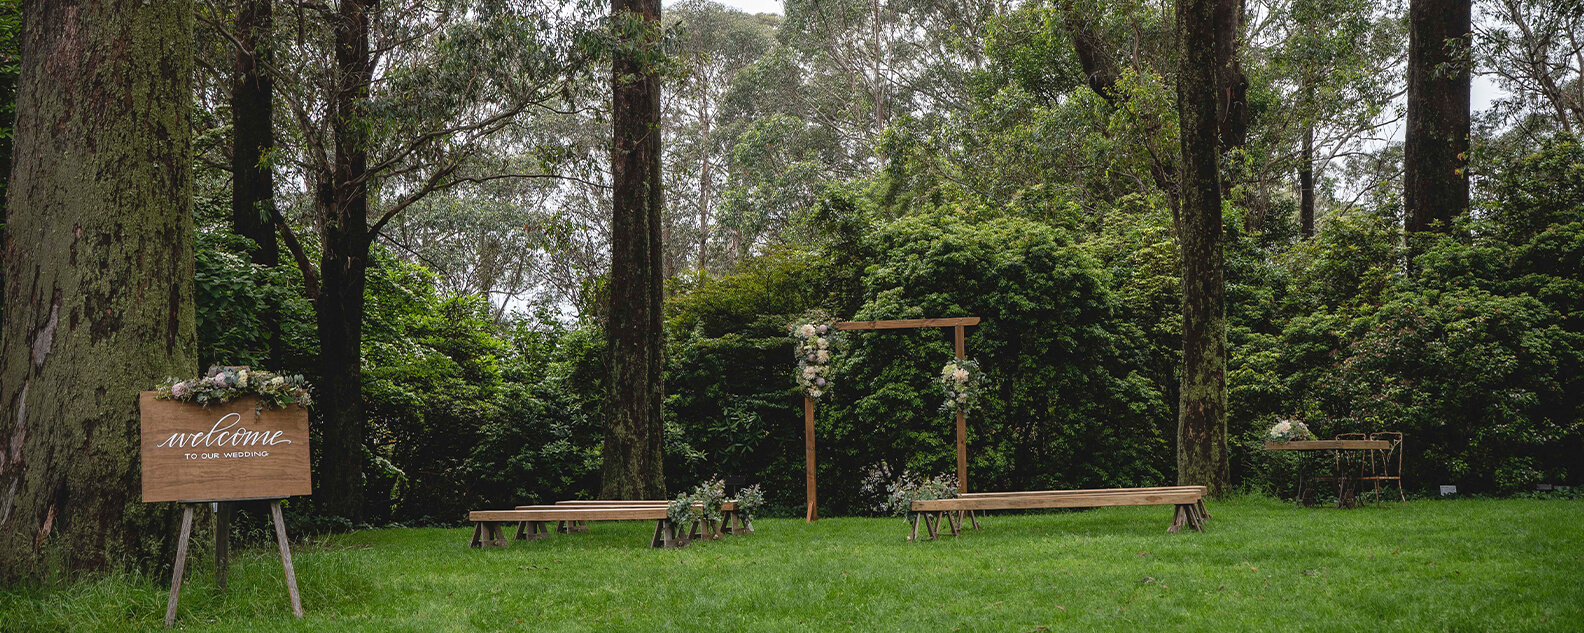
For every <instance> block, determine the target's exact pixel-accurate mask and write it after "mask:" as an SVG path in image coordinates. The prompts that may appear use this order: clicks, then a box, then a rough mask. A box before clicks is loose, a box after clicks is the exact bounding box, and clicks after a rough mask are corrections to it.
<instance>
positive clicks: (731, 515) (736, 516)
mask: <svg viewBox="0 0 1584 633" xmlns="http://www.w3.org/2000/svg"><path fill="white" fill-rule="evenodd" d="M556 505H558V506H575V508H626V506H649V505H659V506H670V502H654V500H637V502H634V500H573V502H556ZM523 508H531V506H523V505H520V506H518V510H523ZM702 530H711V532H714V533H718V535H751V533H754V522H752V521H751V519H746V517H744V516H743V513H740V511H738V510H737V500H732V498H727V500H725V503H721V522H719V525H716V524H714V522H710V524H706V525H700V524H699V522H694V524H692V527H691V529H689V538H702V536H703V532H702ZM556 532H561V533H569V532H588V524H586V522H581V521H580V522H575V524H573V525H558V527H556Z"/></svg>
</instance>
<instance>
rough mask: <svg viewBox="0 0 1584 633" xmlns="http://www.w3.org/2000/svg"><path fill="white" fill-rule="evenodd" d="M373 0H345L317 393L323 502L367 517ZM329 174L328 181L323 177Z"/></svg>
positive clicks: (326, 203)
mask: <svg viewBox="0 0 1584 633" xmlns="http://www.w3.org/2000/svg"><path fill="white" fill-rule="evenodd" d="M371 11H373V3H371V2H370V3H365V2H363V1H362V0H342V2H341V4H340V12H339V14H338V15H337V20H336V28H335V34H336V68H337V71H338V72H337V74H338V76H339V77H340V84H339V85H338V86H337V91H336V95H335V113H334V115H333V117H332V123H331V125H332V127H333V129H334V134H335V166H334V170H333V171H332V172H331V173H330V174H328V178H327V179H328V181H329V182H327V183H321V186H320V193H319V196H320V200H319V205H318V206H319V213H320V217H319V230H320V243H321V245H322V246H323V248H324V252H323V254H322V256H321V257H320V260H319V276H320V278H319V298H318V300H317V301H316V302H315V307H316V308H317V310H318V320H319V323H318V324H319V328H318V329H319V383H318V384H317V385H315V386H316V388H317V392H316V393H315V394H314V395H315V398H314V401H315V402H316V406H315V409H316V410H317V412H318V413H319V424H320V430H321V433H322V434H323V441H322V442H320V444H319V449H320V457H319V476H318V477H315V478H314V484H315V486H316V487H317V490H316V491H315V493H314V494H315V499H314V501H315V503H317V504H318V505H319V509H320V510H321V511H323V512H324V513H326V514H330V515H335V516H341V517H346V518H348V519H351V520H352V521H353V522H357V521H360V520H361V519H362V517H363V427H364V416H363V368H362V351H363V286H364V283H365V281H366V279H367V273H368V256H369V241H370V237H369V228H368V186H367V184H366V183H365V181H364V180H363V176H364V173H365V172H367V171H368V139H367V137H366V135H365V132H364V126H363V125H362V119H363V117H364V114H365V113H364V102H365V100H366V99H367V98H368V86H369V82H370V81H371V80H372V77H373V65H372V64H371V63H370V61H369V13H370V12H371ZM321 179H325V178H324V176H321Z"/></svg>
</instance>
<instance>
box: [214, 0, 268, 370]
mask: <svg viewBox="0 0 1584 633" xmlns="http://www.w3.org/2000/svg"><path fill="white" fill-rule="evenodd" d="M271 1H272V0H241V4H240V5H239V6H238V7H237V17H236V37H237V40H238V42H239V44H240V46H239V47H238V48H237V53H236V67H235V70H234V71H233V72H232V75H231V130H232V152H231V229H232V230H233V231H235V232H236V233H237V234H238V235H241V236H243V237H246V238H248V239H250V240H253V243H254V244H255V245H256V246H255V248H254V250H253V263H255V264H258V265H260V266H268V267H271V268H273V267H275V266H276V265H278V264H279V263H280V248H279V247H278V246H277V245H276V242H275V222H274V213H273V209H272V208H273V207H274V205H275V174H274V170H273V169H271V168H270V166H269V165H268V164H267V163H266V161H267V160H268V157H269V154H270V153H271V152H272V151H273V150H274V149H275V126H274V121H273V117H274V110H275V107H274V98H275V81H274V79H272V78H271V77H270V74H269V72H268V71H267V66H268V65H269V64H270V63H272V61H273V57H274V56H273V54H272V52H271V41H270V31H271V29H272V28H273V26H274V8H273V7H272V6H271V5H270V3H271ZM260 317H261V319H262V320H263V322H264V329H265V330H266V332H267V333H268V339H269V346H270V350H269V362H268V364H269V368H270V369H275V370H278V369H280V349H281V329H280V311H279V310H276V309H273V308H270V309H266V310H265V311H264V313H263V314H262V315H260ZM221 360H224V359H221Z"/></svg>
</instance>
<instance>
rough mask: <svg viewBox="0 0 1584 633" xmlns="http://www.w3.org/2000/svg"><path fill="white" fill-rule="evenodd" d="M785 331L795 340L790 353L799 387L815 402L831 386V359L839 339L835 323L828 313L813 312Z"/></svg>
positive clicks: (828, 390)
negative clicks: (795, 362)
mask: <svg viewBox="0 0 1584 633" xmlns="http://www.w3.org/2000/svg"><path fill="white" fill-rule="evenodd" d="M787 329H789V330H791V332H792V337H793V338H794V339H795V340H796V346H795V347H794V348H793V352H794V354H796V356H797V362H798V364H797V382H798V386H799V387H801V388H802V389H803V393H804V395H807V396H808V397H810V398H813V399H815V400H818V399H819V398H820V396H823V395H825V394H827V393H830V390H831V387H833V386H834V384H833V383H832V380H833V378H834V372H833V371H832V367H831V360H832V358H833V357H834V356H835V354H836V345H837V343H838V340H839V337H838V334H837V331H836V321H835V320H834V319H832V318H831V317H830V315H828V314H825V313H823V312H815V313H812V314H811V315H810V317H808V318H805V319H803V320H802V322H800V323H793V324H792V325H790V326H788V327H787Z"/></svg>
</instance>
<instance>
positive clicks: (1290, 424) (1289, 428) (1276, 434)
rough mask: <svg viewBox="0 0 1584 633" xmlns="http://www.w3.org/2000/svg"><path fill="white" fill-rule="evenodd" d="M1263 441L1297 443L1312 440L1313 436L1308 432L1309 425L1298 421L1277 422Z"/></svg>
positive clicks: (1312, 433)
mask: <svg viewBox="0 0 1584 633" xmlns="http://www.w3.org/2000/svg"><path fill="white" fill-rule="evenodd" d="M1265 439H1266V440H1269V441H1272V442H1298V441H1303V440H1313V439H1316V438H1315V434H1314V432H1313V431H1310V430H1309V425H1307V424H1304V423H1303V422H1299V421H1298V420H1277V421H1276V424H1275V425H1274V426H1271V428H1270V431H1268V432H1266V434H1265Z"/></svg>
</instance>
